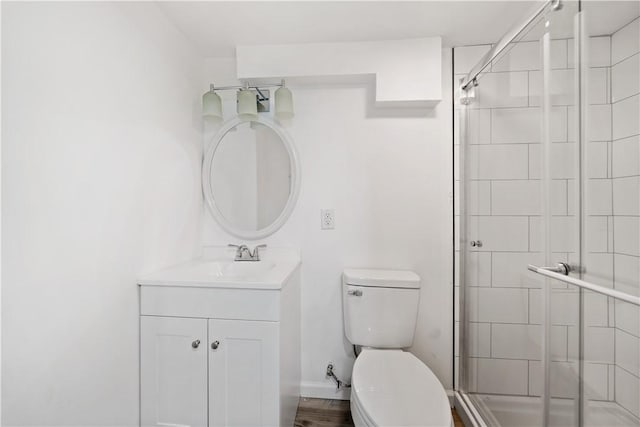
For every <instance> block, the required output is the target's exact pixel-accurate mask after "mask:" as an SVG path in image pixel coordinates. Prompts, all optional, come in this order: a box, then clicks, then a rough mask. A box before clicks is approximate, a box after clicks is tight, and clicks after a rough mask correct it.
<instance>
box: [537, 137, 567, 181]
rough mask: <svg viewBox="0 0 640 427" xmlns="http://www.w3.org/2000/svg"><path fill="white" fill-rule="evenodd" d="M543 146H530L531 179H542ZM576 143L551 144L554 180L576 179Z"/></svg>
mask: <svg viewBox="0 0 640 427" xmlns="http://www.w3.org/2000/svg"><path fill="white" fill-rule="evenodd" d="M541 150H542V145H541V144H530V145H529V178H530V179H541V178H542V166H543V163H541V161H542V160H543V159H542V152H541ZM575 156H576V143H575V142H570V143H553V144H551V153H550V162H551V178H552V179H572V178H575V166H576V162H577V160H576V157H575Z"/></svg>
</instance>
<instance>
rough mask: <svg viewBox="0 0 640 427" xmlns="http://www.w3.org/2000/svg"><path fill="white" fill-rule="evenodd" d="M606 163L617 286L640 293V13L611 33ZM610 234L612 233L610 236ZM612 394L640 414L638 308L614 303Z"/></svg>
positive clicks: (639, 326)
mask: <svg viewBox="0 0 640 427" xmlns="http://www.w3.org/2000/svg"><path fill="white" fill-rule="evenodd" d="M611 102H612V124H613V129H612V143H611V151H610V152H611V163H610V166H609V167H610V170H611V174H610V178H611V179H610V181H611V182H610V184H611V186H610V187H609V186H608V187H607V188H610V189H611V190H610V191H611V198H610V200H611V202H612V203H611V213H610V214H611V215H612V218H611V220H609V223H612V225H613V232H609V234H610V237H609V238H610V239H611V240H612V241H613V245H612V250H611V252H612V253H613V260H612V264H613V266H612V268H613V273H614V283H615V288H616V289H619V290H621V291H624V292H627V293H630V294H633V295H640V19H639V18H636V19H635V20H633V21H632V22H631V23H629V24H628V25H626V26H624V27H623V28H621V29H620V30H618V31H617V32H615V33H614V34H613V35H612V37H611ZM611 235H612V236H611ZM615 400H616V402H618V403H619V404H620V405H621V406H623V407H625V408H626V409H627V410H629V412H631V413H633V414H634V415H635V416H636V417H640V308H639V307H633V306H632V305H631V304H628V303H616V304H615Z"/></svg>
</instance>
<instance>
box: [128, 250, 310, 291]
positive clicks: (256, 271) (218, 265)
mask: <svg viewBox="0 0 640 427" xmlns="http://www.w3.org/2000/svg"><path fill="white" fill-rule="evenodd" d="M234 254H235V250H234V249H233V248H226V247H207V248H205V249H204V251H203V256H202V257H201V258H197V259H194V260H191V261H188V262H185V263H182V264H178V265H175V266H173V267H169V268H166V269H163V270H160V271H157V272H154V273H151V274H145V275H143V276H141V277H140V278H138V285H140V286H185V287H210V288H235V289H265V290H269V289H270V290H277V289H282V287H283V286H284V285H285V284H286V283H287V280H288V279H289V277H291V275H292V274H293V273H294V272H295V271H296V269H297V268H298V266H299V265H300V255H299V253H298V252H297V251H295V250H291V249H285V248H273V249H272V248H266V249H263V250H262V251H261V253H260V261H233V258H234Z"/></svg>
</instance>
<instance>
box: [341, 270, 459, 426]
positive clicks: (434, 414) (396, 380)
mask: <svg viewBox="0 0 640 427" xmlns="http://www.w3.org/2000/svg"><path fill="white" fill-rule="evenodd" d="M419 298H420V277H418V275H417V274H416V273H414V272H412V271H396V270H355V269H347V270H344V273H343V275H342V301H343V309H344V331H345V334H346V336H347V339H349V341H350V342H351V343H352V344H355V345H359V346H362V347H363V349H362V352H361V353H360V354H359V355H358V357H357V358H356V362H355V364H354V365H353V374H352V377H351V416H352V417H353V421H354V423H355V425H356V427H360V426H434V427H450V426H452V425H453V419H452V417H451V409H450V407H449V399H448V398H447V394H446V393H445V390H444V388H443V387H442V384H441V383H440V381H439V380H438V378H437V377H436V376H435V375H434V374H433V372H431V370H430V369H429V368H428V367H427V366H426V365H425V364H424V363H422V362H421V361H420V360H419V359H418V358H416V357H415V356H414V355H412V354H411V353H409V352H405V351H402V348H406V347H410V346H411V344H412V343H413V335H414V331H415V327H416V318H417V315H418V300H419Z"/></svg>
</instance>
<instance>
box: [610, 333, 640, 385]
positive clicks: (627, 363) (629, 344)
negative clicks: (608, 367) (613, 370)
mask: <svg viewBox="0 0 640 427" xmlns="http://www.w3.org/2000/svg"><path fill="white" fill-rule="evenodd" d="M615 331H616V339H615V341H616V365H618V366H620V367H621V368H624V369H625V370H627V371H629V372H631V373H632V374H633V375H635V376H637V377H640V338H638V337H635V336H633V335H630V334H628V333H626V332H624V331H621V330H620V329H616V330H615Z"/></svg>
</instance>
